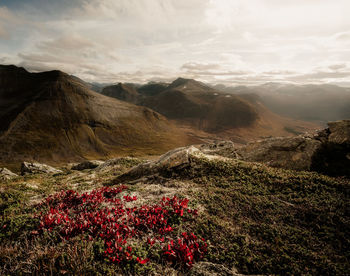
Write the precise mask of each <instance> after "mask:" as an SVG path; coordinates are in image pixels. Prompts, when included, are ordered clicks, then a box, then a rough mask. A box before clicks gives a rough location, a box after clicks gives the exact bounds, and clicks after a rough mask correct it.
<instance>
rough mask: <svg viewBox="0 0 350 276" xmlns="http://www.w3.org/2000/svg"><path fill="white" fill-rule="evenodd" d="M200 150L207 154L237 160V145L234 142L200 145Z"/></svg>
mask: <svg viewBox="0 0 350 276" xmlns="http://www.w3.org/2000/svg"><path fill="white" fill-rule="evenodd" d="M199 149H200V150H201V151H202V152H203V153H205V154H215V155H220V156H224V157H230V158H237V157H238V155H237V152H236V149H235V145H234V143H233V142H232V141H216V142H214V143H210V144H203V145H200V147H199Z"/></svg>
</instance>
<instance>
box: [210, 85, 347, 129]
mask: <svg viewBox="0 0 350 276" xmlns="http://www.w3.org/2000/svg"><path fill="white" fill-rule="evenodd" d="M214 87H215V88H216V89H220V90H221V91H223V92H226V93H232V94H235V95H242V94H251V93H254V94H257V95H259V96H260V98H261V101H262V102H263V103H264V105H266V106H267V107H268V108H269V109H271V110H272V111H273V112H275V113H277V114H280V115H282V116H288V117H291V118H295V119H298V120H306V121H312V122H321V123H323V124H325V123H326V122H328V121H336V120H342V119H347V118H350V88H346V87H340V86H336V85H332V84H320V85H314V84H308V85H294V84H283V83H273V82H270V83H266V84H263V85H259V86H250V87H247V86H237V87H225V86H223V85H220V86H214Z"/></svg>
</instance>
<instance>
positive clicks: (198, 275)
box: [190, 262, 243, 276]
mask: <svg viewBox="0 0 350 276" xmlns="http://www.w3.org/2000/svg"><path fill="white" fill-rule="evenodd" d="M190 275H191V276H219V275H220V276H240V275H243V274H239V273H237V271H236V269H235V268H233V269H232V270H230V269H228V268H227V267H225V266H223V265H221V264H214V263H210V262H199V263H196V264H194V265H193V267H192V269H191V270H190Z"/></svg>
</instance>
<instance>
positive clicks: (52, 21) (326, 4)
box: [0, 0, 350, 85]
mask: <svg viewBox="0 0 350 276" xmlns="http://www.w3.org/2000/svg"><path fill="white" fill-rule="evenodd" d="M349 11H350V1H349V0H0V63H2V64H16V65H19V66H23V67H25V68H27V69H28V70H30V71H43V70H50V69H60V70H62V71H65V72H67V73H70V74H74V75H76V76H78V77H80V78H82V79H84V80H87V81H96V82H118V81H130V82H147V81H150V80H166V81H168V80H172V79H174V78H176V77H178V76H182V77H189V78H195V79H198V80H201V81H206V82H214V83H224V84H231V85H238V84H258V83H263V82H268V81H288V82H296V83H328V82H335V83H343V84H346V83H347V84H350V16H349Z"/></svg>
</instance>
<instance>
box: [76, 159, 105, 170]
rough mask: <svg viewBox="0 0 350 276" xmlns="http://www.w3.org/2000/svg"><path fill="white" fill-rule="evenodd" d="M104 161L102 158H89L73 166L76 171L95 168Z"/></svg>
mask: <svg viewBox="0 0 350 276" xmlns="http://www.w3.org/2000/svg"><path fill="white" fill-rule="evenodd" d="M103 163H104V162H103V161H100V160H88V161H84V162H82V163H79V164H77V165H75V166H72V170H76V171H82V170H87V169H94V168H97V167H98V166H100V165H102V164H103Z"/></svg>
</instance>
